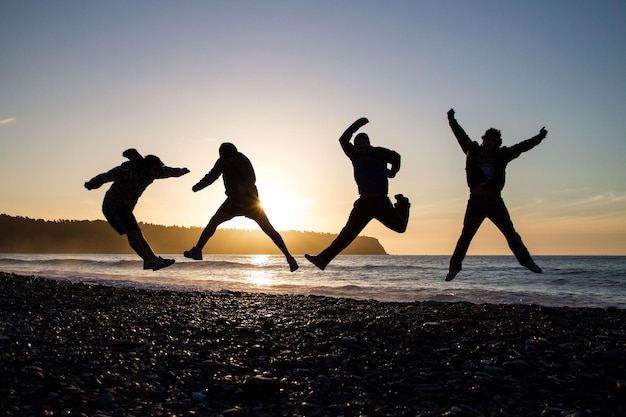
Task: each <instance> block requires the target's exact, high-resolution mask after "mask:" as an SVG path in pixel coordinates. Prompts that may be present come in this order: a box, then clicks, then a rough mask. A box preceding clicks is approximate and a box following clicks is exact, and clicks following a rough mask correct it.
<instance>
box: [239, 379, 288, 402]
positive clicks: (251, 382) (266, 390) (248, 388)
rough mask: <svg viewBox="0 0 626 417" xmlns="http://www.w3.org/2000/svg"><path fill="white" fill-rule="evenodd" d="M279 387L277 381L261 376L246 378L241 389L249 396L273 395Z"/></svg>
mask: <svg viewBox="0 0 626 417" xmlns="http://www.w3.org/2000/svg"><path fill="white" fill-rule="evenodd" d="M279 388H280V385H279V383H278V381H275V380H273V379H270V378H265V377H262V376H254V377H252V378H248V379H247V380H246V381H245V382H244V384H243V391H244V393H245V394H246V395H248V396H251V397H266V396H270V395H275V394H276V393H277V392H278V390H279Z"/></svg>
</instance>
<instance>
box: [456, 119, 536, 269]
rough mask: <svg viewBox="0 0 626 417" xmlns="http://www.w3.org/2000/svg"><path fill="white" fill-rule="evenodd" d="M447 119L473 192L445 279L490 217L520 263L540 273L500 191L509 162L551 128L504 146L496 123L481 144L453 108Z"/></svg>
mask: <svg viewBox="0 0 626 417" xmlns="http://www.w3.org/2000/svg"><path fill="white" fill-rule="evenodd" d="M448 122H449V124H450V128H451V129H452V132H453V133H454V136H455V137H456V140H457V141H458V142H459V145H460V146H461V149H462V150H463V153H464V154H465V155H466V162H465V172H466V180H467V185H468V187H469V191H470V196H469V200H468V202H467V208H466V209H465V217H464V219H463V230H462V231H461V236H460V237H459V240H458V241H457V244H456V248H455V249H454V253H453V254H452V257H451V259H450V265H449V269H448V274H447V275H446V281H452V280H453V279H454V278H455V277H456V275H457V274H458V273H459V272H460V271H461V269H462V263H463V259H464V258H465V255H466V253H467V250H468V248H469V245H470V242H471V241H472V238H473V237H474V235H475V234H476V232H477V231H478V228H479V227H480V225H481V224H482V222H483V221H484V220H485V219H489V220H491V221H492V222H493V223H494V224H495V225H496V227H497V228H498V229H499V230H500V231H501V232H502V234H503V235H504V237H505V238H506V241H507V243H508V244H509V247H510V248H511V250H512V251H513V254H514V255H515V258H516V259H517V261H518V262H519V263H520V265H522V266H525V267H526V268H528V269H529V270H531V271H532V272H535V273H541V272H542V270H541V268H540V267H539V266H537V264H536V263H535V262H534V261H533V259H532V258H531V256H530V253H529V252H528V249H527V248H526V246H525V245H524V242H522V238H521V236H520V235H519V234H518V233H517V231H516V230H515V228H514V227H513V222H512V221H511V216H510V215H509V211H508V209H507V208H506V205H505V204H504V200H503V199H502V196H501V192H502V189H503V188H504V182H505V177H506V166H507V164H508V163H509V162H511V161H512V160H513V159H515V158H517V157H518V156H520V155H521V154H522V153H523V152H526V151H528V150H530V149H532V148H534V147H535V146H537V145H539V144H540V143H541V141H542V140H543V139H544V138H545V137H546V135H547V134H548V131H547V130H546V129H545V127H542V128H541V129H540V130H539V134H538V135H536V136H534V137H532V138H530V139H527V140H524V141H522V142H519V143H517V144H515V145H513V146H510V147H507V146H502V135H501V134H500V131H499V130H498V129H495V128H493V127H492V128H489V129H487V131H486V132H485V133H484V135H483V136H482V143H481V144H478V142H475V141H473V140H471V139H470V137H469V136H468V135H467V133H465V131H464V130H463V128H462V127H461V125H460V124H459V123H458V122H457V120H456V118H455V112H454V109H450V110H449V111H448Z"/></svg>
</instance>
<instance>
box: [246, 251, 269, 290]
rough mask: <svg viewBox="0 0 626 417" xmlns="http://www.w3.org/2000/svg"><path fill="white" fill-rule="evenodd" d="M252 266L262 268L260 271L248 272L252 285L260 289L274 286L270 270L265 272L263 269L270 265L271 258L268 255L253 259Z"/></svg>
mask: <svg viewBox="0 0 626 417" xmlns="http://www.w3.org/2000/svg"><path fill="white" fill-rule="evenodd" d="M251 263H252V265H254V266H255V267H260V268H259V269H256V270H253V271H248V274H247V278H248V282H249V283H250V284H252V285H256V286H259V287H267V286H270V285H272V275H273V274H272V273H271V272H270V271H269V270H265V269H264V268H263V267H264V266H268V265H269V264H270V257H269V256H268V255H256V256H253V257H252V259H251Z"/></svg>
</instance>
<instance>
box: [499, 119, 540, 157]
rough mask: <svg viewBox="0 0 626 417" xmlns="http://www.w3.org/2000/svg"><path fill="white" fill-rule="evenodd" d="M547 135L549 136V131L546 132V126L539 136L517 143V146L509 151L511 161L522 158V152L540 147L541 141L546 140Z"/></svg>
mask: <svg viewBox="0 0 626 417" xmlns="http://www.w3.org/2000/svg"><path fill="white" fill-rule="evenodd" d="M547 135H548V131H547V130H546V128H545V126H544V127H542V128H541V129H539V134H538V135H535V136H533V137H532V138H530V139H526V140H524V141H522V142H519V143H516V144H515V145H513V146H511V147H509V148H508V149H507V152H508V153H509V159H515V158H517V157H518V156H520V154H521V153H522V152H526V151H529V150H531V149H532V148H534V147H535V146H537V145H539V144H540V143H541V141H542V140H544V139H545V137H546V136H547Z"/></svg>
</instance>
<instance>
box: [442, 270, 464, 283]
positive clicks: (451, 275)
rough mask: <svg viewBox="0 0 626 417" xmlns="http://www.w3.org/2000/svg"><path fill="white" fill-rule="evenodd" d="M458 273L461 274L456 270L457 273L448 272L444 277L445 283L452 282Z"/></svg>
mask: <svg viewBox="0 0 626 417" xmlns="http://www.w3.org/2000/svg"><path fill="white" fill-rule="evenodd" d="M459 272H461V270H458V271H448V275H446V281H452V280H453V279H454V277H456V274H458V273H459Z"/></svg>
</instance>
